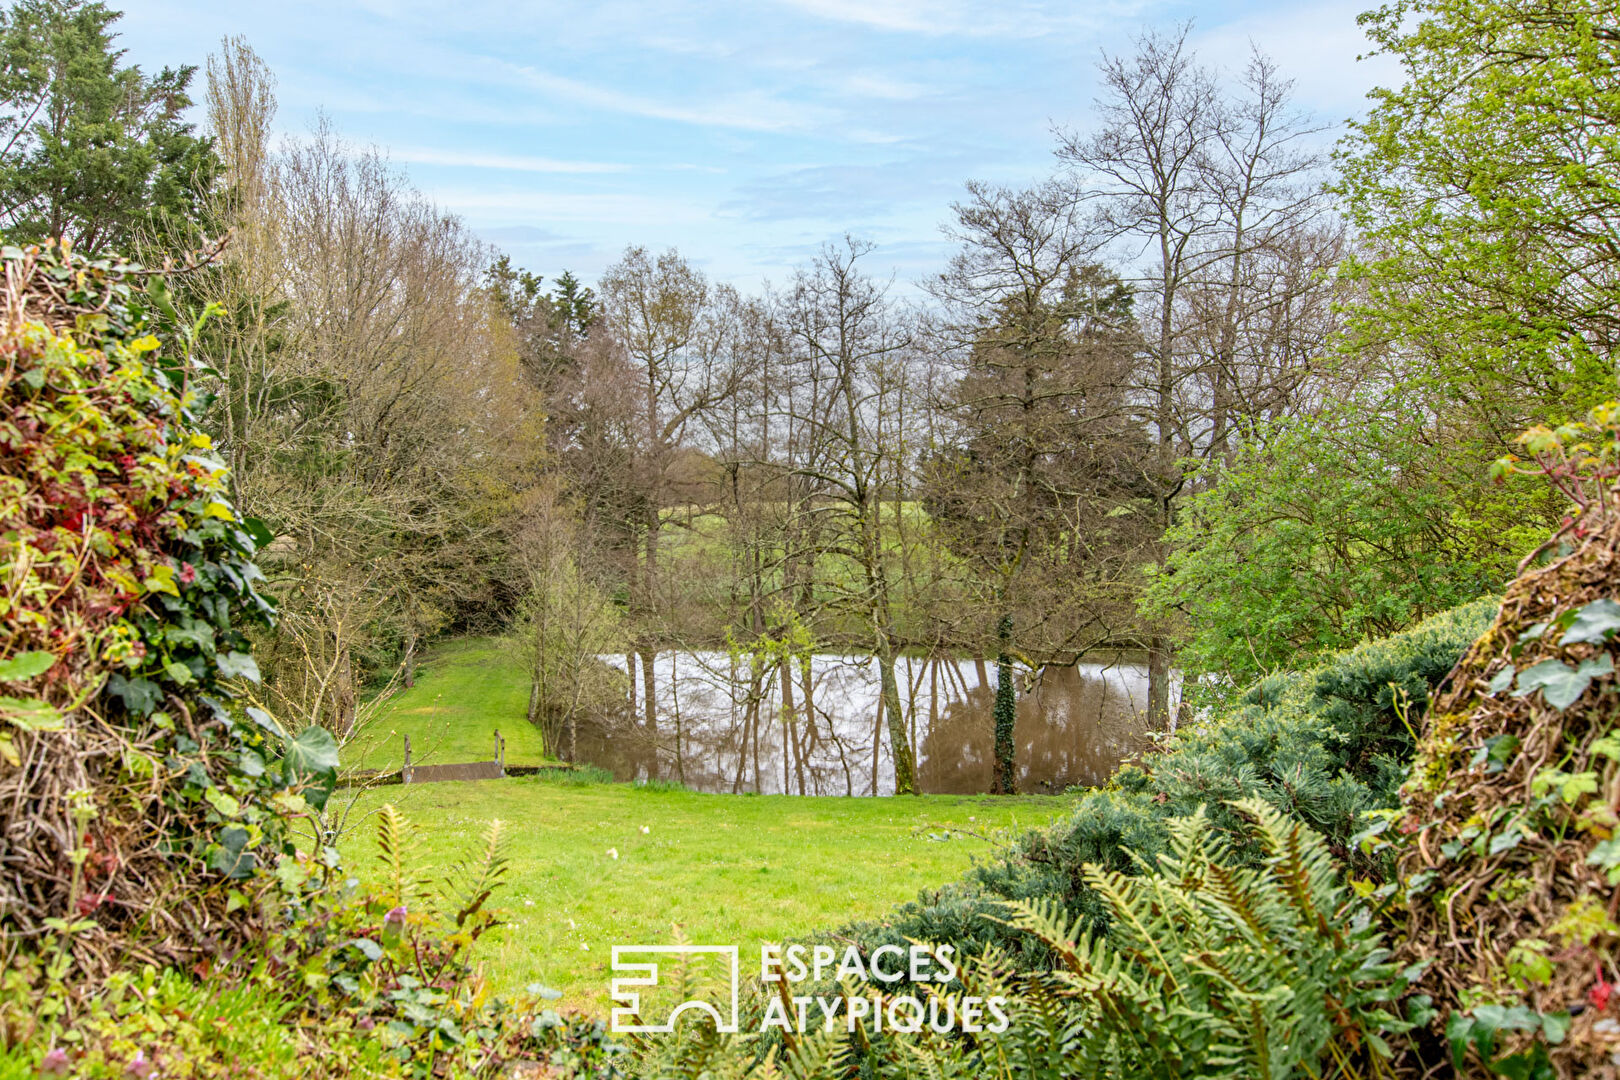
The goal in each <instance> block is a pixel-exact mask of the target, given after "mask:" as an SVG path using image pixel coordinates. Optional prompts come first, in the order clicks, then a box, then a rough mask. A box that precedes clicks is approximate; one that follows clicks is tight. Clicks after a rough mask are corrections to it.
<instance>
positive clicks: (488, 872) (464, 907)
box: [444, 818, 508, 929]
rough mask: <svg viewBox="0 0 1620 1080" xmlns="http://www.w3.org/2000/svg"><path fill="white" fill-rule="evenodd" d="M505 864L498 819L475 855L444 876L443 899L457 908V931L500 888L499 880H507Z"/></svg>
mask: <svg viewBox="0 0 1620 1080" xmlns="http://www.w3.org/2000/svg"><path fill="white" fill-rule="evenodd" d="M507 862H508V860H507V857H506V834H505V825H504V823H503V822H502V821H501V820H500V819H499V818H497V819H495V820H493V821H491V822H490V823H489V826H488V827H487V828H486V829H485V830H484V840H483V843H482V844H480V845H479V847H478V849H477V851H476V853H475V854H474V855H473V856H472V857H470V858H465V859H459V860H457V861H456V862H455V863H453V864H452V865H451V867H450V870H449V872H448V873H446V874H445V877H444V886H445V895H446V896H448V897H450V898H451V899H452V901H453V902H454V903H455V905H456V914H455V922H456V928H457V929H460V928H462V927H463V926H465V925H466V923H467V920H468V919H470V918H472V917H473V916H474V915H476V914H477V913H478V912H479V911H481V910H483V907H484V904H485V903H487V902H488V900H489V898H490V895H491V894H493V893H494V891H495V890H496V889H497V888H499V887H500V884H501V879H502V878H504V877H505V876H506V866H507Z"/></svg>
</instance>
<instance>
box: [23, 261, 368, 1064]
mask: <svg viewBox="0 0 1620 1080" xmlns="http://www.w3.org/2000/svg"><path fill="white" fill-rule="evenodd" d="M0 259H3V262H4V265H5V271H6V288H5V291H4V294H3V295H0V364H3V367H0V396H3V400H4V403H5V409H4V412H3V414H0V463H3V464H0V584H3V586H4V588H3V589H0V609H3V610H0V614H3V616H4V618H3V620H0V832H3V834H4V835H5V837H6V844H5V846H4V848H3V849H0V963H4V964H5V965H6V966H10V967H16V966H17V965H18V963H19V962H20V961H19V955H20V953H23V952H31V951H33V952H38V951H40V950H42V949H43V950H44V952H48V953H49V954H50V955H51V956H52V957H53V958H54V959H52V960H51V962H50V963H49V964H46V965H45V966H44V967H43V968H42V969H40V970H41V973H42V976H43V977H44V978H46V980H47V981H48V983H49V984H50V986H51V987H54V988H55V990H56V991H61V990H62V988H63V986H64V985H65V983H64V980H65V979H66V978H67V976H68V972H69V966H70V965H71V964H77V965H78V970H77V975H76V978H77V979H80V980H83V979H85V978H90V979H91V981H92V982H93V981H94V979H95V977H96V976H97V975H98V974H105V973H106V972H107V971H108V970H110V969H111V968H112V967H113V966H115V965H125V964H128V963H131V962H136V961H143V960H144V961H163V960H173V961H183V960H185V959H187V958H189V957H195V956H201V955H210V954H215V953H218V952H220V951H222V950H223V951H229V950H231V949H233V948H236V947H238V946H239V945H240V943H241V942H242V941H243V940H245V939H246V937H247V936H249V934H250V931H249V927H250V924H251V923H252V921H253V920H252V916H253V913H254V910H255V909H254V906H253V905H252V904H251V903H250V893H251V891H252V888H253V885H252V882H251V880H250V878H251V876H252V874H253V871H254V870H255V868H257V867H258V866H260V865H261V864H262V863H263V862H264V860H265V859H266V857H267V855H268V856H270V857H273V855H274V853H276V852H278V851H280V850H282V849H283V847H284V832H285V830H284V828H283V819H284V816H285V814H286V813H287V812H289V810H292V809H296V808H297V807H300V806H303V805H304V798H303V797H301V796H300V794H299V793H300V792H303V793H304V794H305V795H307V797H308V800H309V801H310V802H311V803H314V804H317V805H318V804H319V802H320V800H321V799H323V798H324V795H325V792H326V791H327V790H329V788H330V783H331V781H332V779H333V775H332V769H333V767H334V766H335V764H336V759H335V753H334V748H333V746H332V742H331V739H330V737H328V736H325V734H324V733H322V732H311V733H306V734H302V735H300V736H299V737H298V738H297V739H295V740H284V739H283V738H282V733H281V732H280V731H279V730H278V729H276V727H275V725H274V722H273V721H272V720H271V719H270V718H269V717H268V716H266V715H264V714H263V713H260V712H257V711H256V710H245V711H244V710H241V709H240V708H238V707H236V706H235V704H234V703H233V700H232V698H233V694H232V686H233V685H234V684H236V683H238V682H239V681H240V680H243V679H253V678H255V677H256V676H257V670H256V667H255V665H254V662H253V659H252V656H251V654H250V652H249V650H248V643H247V639H246V638H245V637H244V636H243V633H242V631H243V629H244V627H245V626H246V625H247V624H249V623H251V622H253V621H255V620H258V621H263V620H265V619H267V618H268V617H269V616H270V613H271V608H270V605H269V604H268V603H267V602H266V601H265V600H264V599H263V598H262V597H261V596H260V595H259V594H258V592H257V591H256V589H255V582H256V581H257V580H259V579H260V575H259V573H258V571H257V569H256V568H255V567H254V565H253V563H252V561H251V557H252V555H253V552H254V551H255V549H256V548H257V546H258V545H259V544H260V543H261V542H263V541H264V540H267V539H268V537H267V535H266V534H265V533H264V531H263V528H262V526H259V525H257V524H256V523H254V522H252V521H248V520H243V519H240V518H239V517H238V515H237V514H236V512H235V511H234V510H233V508H232V507H231V504H230V502H229V500H228V498H227V497H226V492H225V484H224V469H223V467H222V466H221V465H220V464H219V463H218V462H217V461H215V460H213V459H212V458H210V457H209V456H208V451H209V440H208V438H207V437H206V436H205V435H203V434H202V433H201V432H199V431H198V430H197V429H196V427H195V425H194V418H193V415H192V412H191V409H192V406H193V404H194V399H193V396H192V395H191V393H190V392H189V390H188V389H187V377H188V373H189V370H190V368H191V367H192V362H191V361H190V360H189V358H188V351H187V349H188V342H189V340H190V336H191V333H192V332H193V331H194V328H192V329H191V330H187V329H186V328H181V327H177V326H176V325H175V322H176V320H175V316H174V312H173V307H172V305H170V304H169V302H168V299H167V293H166V291H165V288H164V286H163V282H162V278H161V277H160V276H157V275H154V274H151V273H148V272H146V271H143V270H142V269H140V268H139V267H135V266H131V265H128V264H125V263H121V262H116V261H112V260H94V261H92V260H86V259H83V258H81V257H79V256H78V255H76V254H73V253H71V252H69V251H67V250H65V249H63V248H60V247H58V246H56V245H52V244H47V245H45V246H44V247H43V248H30V249H28V250H27V251H22V250H18V249H16V248H6V249H5V250H4V252H3V253H0ZM65 996H66V995H65V994H64V993H61V992H52V993H46V994H45V1002H46V1004H45V1005H44V1006H43V1007H42V1008H41V1009H39V1010H28V1011H27V1012H26V1013H25V1014H24V1015H23V1016H22V1017H21V1018H20V1019H21V1020H22V1021H23V1022H24V1023H25V1024H26V1023H31V1022H33V1021H34V1020H37V1019H41V1018H48V1017H49V1015H50V1013H51V1010H52V1009H53V1008H56V1007H60V1006H61V1004H62V1002H63V1001H64V999H65ZM3 1019H4V1017H0V1021H3ZM13 1019H17V1017H15V1016H14V1017H13ZM0 1034H3V1032H0Z"/></svg>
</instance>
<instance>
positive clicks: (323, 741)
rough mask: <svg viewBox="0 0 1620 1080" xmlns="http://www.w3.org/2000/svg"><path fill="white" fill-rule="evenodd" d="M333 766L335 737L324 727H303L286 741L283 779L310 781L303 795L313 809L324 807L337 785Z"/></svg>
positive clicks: (305, 782)
mask: <svg viewBox="0 0 1620 1080" xmlns="http://www.w3.org/2000/svg"><path fill="white" fill-rule="evenodd" d="M337 770H338V746H337V740H336V739H334V738H332V733H331V732H330V731H327V730H326V729H325V728H320V727H307V728H305V729H304V730H303V731H300V732H299V733H298V737H297V738H295V739H293V741H292V742H291V743H289V744H288V745H287V759H286V776H287V783H288V784H289V786H290V785H292V784H297V783H304V784H308V785H310V786H309V787H308V788H307V789H306V790H305V792H304V799H305V801H307V802H308V803H309V804H310V805H311V806H313V807H314V808H315V809H317V810H320V809H322V808H323V807H325V806H326V800H327V797H328V796H330V795H331V794H332V790H333V789H334V788H335V787H337Z"/></svg>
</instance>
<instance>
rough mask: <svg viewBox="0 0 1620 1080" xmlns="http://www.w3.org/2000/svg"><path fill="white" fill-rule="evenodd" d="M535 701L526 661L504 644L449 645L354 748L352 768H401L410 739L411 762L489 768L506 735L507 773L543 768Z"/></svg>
mask: <svg viewBox="0 0 1620 1080" xmlns="http://www.w3.org/2000/svg"><path fill="white" fill-rule="evenodd" d="M528 694H529V681H528V674H527V672H526V671H525V670H524V667H523V664H522V662H521V660H519V659H518V658H517V657H515V656H513V655H511V653H510V652H509V651H508V650H507V648H506V647H505V646H504V645H503V644H502V643H501V642H500V641H499V640H498V639H495V638H457V639H454V640H451V641H447V642H444V643H443V644H441V645H437V646H435V647H434V648H433V649H432V650H430V651H429V652H428V654H427V655H426V656H425V657H424V658H423V659H422V662H421V664H420V665H419V666H418V667H417V671H416V685H415V686H414V687H412V688H411V689H409V690H401V691H399V692H398V693H397V694H395V695H394V697H393V698H391V699H390V700H389V701H388V702H387V703H386V704H385V705H384V706H383V707H382V709H381V710H380V711H379V712H378V714H377V715H376V717H374V718H373V719H372V720H371V721H370V722H369V723H368V724H367V725H366V726H365V727H363V728H362V729H361V730H360V732H359V734H358V735H357V736H356V737H355V739H354V740H353V741H352V742H350V743H349V745H348V746H347V747H346V748H345V753H344V756H345V761H346V764H350V765H359V766H363V767H365V768H373V769H382V768H394V767H397V766H398V765H399V763H400V759H401V756H402V754H403V752H404V736H406V735H409V736H410V737H411V758H412V760H413V761H416V762H419V763H425V764H448V763H453V762H461V761H488V760H489V759H490V758H491V757H493V756H494V754H495V732H496V731H497V730H499V731H500V733H501V734H502V735H503V736H505V737H506V762H507V764H508V765H538V764H540V763H541V762H543V761H545V760H546V748H545V743H544V741H543V740H542V739H541V737H540V730H539V729H538V728H536V727H534V726H533V725H532V724H530V723H529V721H528V719H527V713H528V706H529V698H528Z"/></svg>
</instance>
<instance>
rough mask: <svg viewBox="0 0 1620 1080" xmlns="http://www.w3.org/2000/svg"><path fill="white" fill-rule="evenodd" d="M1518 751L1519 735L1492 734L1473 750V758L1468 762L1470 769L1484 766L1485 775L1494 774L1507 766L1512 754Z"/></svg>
mask: <svg viewBox="0 0 1620 1080" xmlns="http://www.w3.org/2000/svg"><path fill="white" fill-rule="evenodd" d="M1518 752H1519V737H1518V736H1517V735H1512V734H1508V733H1507V732H1503V733H1502V734H1499V735H1492V736H1491V737H1490V738H1488V739H1486V740H1485V742H1484V744H1483V745H1482V746H1480V747H1479V748H1478V749H1476V750H1475V751H1474V757H1473V760H1472V761H1470V762H1469V763H1468V767H1469V768H1470V769H1477V768H1479V767H1480V766H1481V765H1483V766H1485V772H1486V774H1487V775H1494V774H1496V773H1499V772H1501V771H1503V770H1504V769H1506V768H1507V765H1508V762H1510V761H1512V760H1513V755H1514V754H1517V753H1518Z"/></svg>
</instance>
